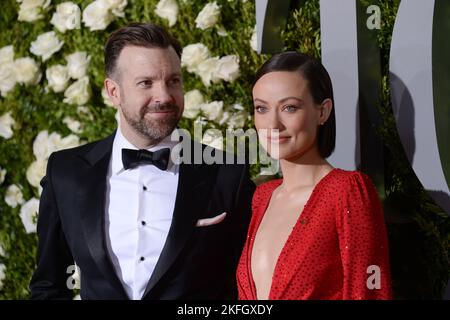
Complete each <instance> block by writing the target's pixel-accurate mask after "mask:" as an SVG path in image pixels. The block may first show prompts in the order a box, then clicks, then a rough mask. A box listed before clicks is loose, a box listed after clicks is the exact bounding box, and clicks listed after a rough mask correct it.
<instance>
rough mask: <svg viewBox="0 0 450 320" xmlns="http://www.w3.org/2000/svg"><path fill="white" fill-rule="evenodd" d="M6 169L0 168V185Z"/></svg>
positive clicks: (3, 179)
mask: <svg viewBox="0 0 450 320" xmlns="http://www.w3.org/2000/svg"><path fill="white" fill-rule="evenodd" d="M5 176H6V169H2V168H1V167H0V185H1V184H2V183H3V182H4V181H5Z"/></svg>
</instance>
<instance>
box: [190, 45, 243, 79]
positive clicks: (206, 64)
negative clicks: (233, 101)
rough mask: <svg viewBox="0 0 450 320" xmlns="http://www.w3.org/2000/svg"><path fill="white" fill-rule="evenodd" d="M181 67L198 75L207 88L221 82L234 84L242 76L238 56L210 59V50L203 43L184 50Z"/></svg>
mask: <svg viewBox="0 0 450 320" xmlns="http://www.w3.org/2000/svg"><path fill="white" fill-rule="evenodd" d="M181 66H183V67H185V68H186V69H187V71H188V72H190V73H195V74H197V75H198V76H199V77H200V79H201V80H202V82H203V84H204V85H205V86H207V87H209V86H210V85H211V83H218V82H219V81H220V80H224V81H228V82H233V81H234V80H236V79H237V78H238V77H239V75H240V69H239V57H238V56H237V55H227V56H223V57H221V58H219V57H210V53H209V49H208V48H207V47H206V46H205V45H204V44H202V43H193V44H189V45H187V46H186V47H184V48H183V53H182V55H181Z"/></svg>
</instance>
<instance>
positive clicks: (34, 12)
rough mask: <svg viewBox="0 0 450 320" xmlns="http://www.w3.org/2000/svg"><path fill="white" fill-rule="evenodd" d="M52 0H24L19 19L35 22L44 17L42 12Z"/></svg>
mask: <svg viewBox="0 0 450 320" xmlns="http://www.w3.org/2000/svg"><path fill="white" fill-rule="evenodd" d="M50 2H51V0H23V1H22V3H21V4H20V7H19V16H18V18H17V20H19V21H26V22H33V21H36V20H39V19H41V18H43V17H44V15H43V14H42V13H43V11H44V9H46V8H47V7H48V6H49V4H50Z"/></svg>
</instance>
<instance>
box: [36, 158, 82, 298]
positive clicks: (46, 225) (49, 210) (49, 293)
mask: <svg viewBox="0 0 450 320" xmlns="http://www.w3.org/2000/svg"><path fill="white" fill-rule="evenodd" d="M53 160H54V154H52V155H51V156H50V158H49V160H48V165H47V173H46V176H45V177H44V178H43V179H42V181H41V185H42V187H43V191H42V195H41V199H40V203H39V215H38V223H37V233H38V238H39V245H38V252H37V267H36V270H35V272H34V274H33V276H32V279H31V282H30V290H31V299H39V300H40V299H72V297H73V292H72V290H70V289H69V288H68V286H67V284H66V282H67V279H68V277H69V276H70V274H67V273H66V272H67V268H68V267H69V266H70V265H73V264H74V262H73V261H74V260H73V258H72V254H71V252H70V249H69V247H68V245H67V242H66V239H65V236H64V232H63V230H62V227H61V219H60V216H59V213H58V207H57V203H56V201H55V195H54V190H53V184H52V163H53Z"/></svg>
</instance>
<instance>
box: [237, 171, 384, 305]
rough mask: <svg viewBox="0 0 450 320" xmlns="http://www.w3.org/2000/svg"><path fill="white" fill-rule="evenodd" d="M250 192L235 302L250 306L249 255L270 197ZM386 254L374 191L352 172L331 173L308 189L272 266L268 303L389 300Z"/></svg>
mask: <svg viewBox="0 0 450 320" xmlns="http://www.w3.org/2000/svg"><path fill="white" fill-rule="evenodd" d="M281 183H282V179H278V180H272V181H270V182H267V183H264V184H262V185H260V186H258V188H257V189H256V191H255V194H254V196H253V203H252V212H253V213H252V220H251V222H250V226H249V231H248V237H247V242H246V244H245V246H244V249H243V252H242V255H241V258H240V261H239V265H238V269H237V283H238V290H239V299H241V300H247V299H250V300H255V299H256V298H257V295H256V288H255V284H254V282H253V277H252V272H251V270H252V269H251V253H252V248H253V242H254V239H255V234H256V231H257V229H258V226H259V224H260V222H261V220H262V218H263V216H264V213H265V211H266V209H267V206H268V204H269V201H270V198H271V195H272V192H273V191H274V190H275V189H276V188H277V187H278V186H279V185H280V184H281ZM391 298H392V294H391V283H390V269H389V251H388V241H387V234H386V228H385V223H384V217H383V210H382V207H381V203H380V200H379V198H378V195H377V193H376V190H375V187H374V186H373V184H372V182H371V180H370V179H369V177H368V176H366V175H365V174H363V173H361V172H358V171H345V170H341V169H333V170H332V171H330V172H329V173H328V174H327V175H326V176H325V177H324V178H322V179H321V180H320V181H319V183H318V184H317V185H316V186H315V187H314V189H313V191H312V193H311V196H310V198H309V199H308V201H307V203H306V205H305V207H304V209H303V211H302V213H301V214H300V216H299V218H298V220H297V222H296V224H295V225H294V227H293V229H292V232H291V234H290V235H289V237H288V239H287V241H286V243H285V244H284V246H283V249H282V250H281V253H280V256H279V257H278V260H277V263H276V265H275V270H274V273H273V277H272V285H271V288H270V293H269V299H270V300H275V299H283V300H291V299H295V300H300V299H314V300H319V299H320V300H321V299H327V300H328V299H330V300H334V299H351V300H356V299H391Z"/></svg>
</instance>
